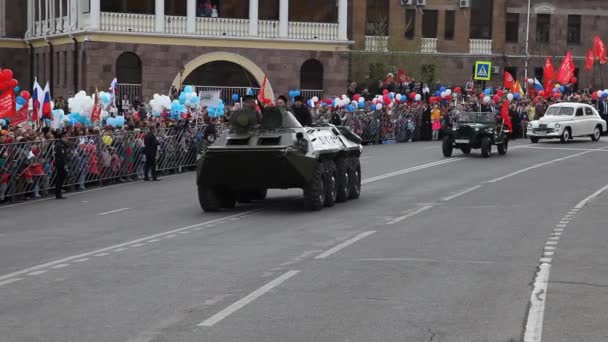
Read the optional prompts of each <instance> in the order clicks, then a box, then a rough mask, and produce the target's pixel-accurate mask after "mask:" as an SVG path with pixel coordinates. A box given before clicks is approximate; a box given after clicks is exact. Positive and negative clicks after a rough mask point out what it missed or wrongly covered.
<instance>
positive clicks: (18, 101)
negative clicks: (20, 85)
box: [17, 96, 25, 106]
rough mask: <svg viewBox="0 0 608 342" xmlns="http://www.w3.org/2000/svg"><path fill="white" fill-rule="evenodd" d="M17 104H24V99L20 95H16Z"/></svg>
mask: <svg viewBox="0 0 608 342" xmlns="http://www.w3.org/2000/svg"><path fill="white" fill-rule="evenodd" d="M17 104H19V105H22V106H23V105H24V104H25V99H24V98H23V97H22V96H17Z"/></svg>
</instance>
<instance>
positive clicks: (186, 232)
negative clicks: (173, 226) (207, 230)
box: [179, 230, 191, 234]
mask: <svg viewBox="0 0 608 342" xmlns="http://www.w3.org/2000/svg"><path fill="white" fill-rule="evenodd" d="M179 233H180V234H190V233H191V232H190V231H187V230H185V231H183V232H179Z"/></svg>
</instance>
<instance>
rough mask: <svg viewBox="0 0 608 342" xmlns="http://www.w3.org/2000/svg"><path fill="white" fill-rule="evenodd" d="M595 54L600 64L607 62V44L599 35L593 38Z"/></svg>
mask: <svg viewBox="0 0 608 342" xmlns="http://www.w3.org/2000/svg"><path fill="white" fill-rule="evenodd" d="M593 55H594V56H595V59H596V60H598V61H600V64H606V44H604V42H603V41H602V39H601V38H600V36H598V35H595V37H594V38H593Z"/></svg>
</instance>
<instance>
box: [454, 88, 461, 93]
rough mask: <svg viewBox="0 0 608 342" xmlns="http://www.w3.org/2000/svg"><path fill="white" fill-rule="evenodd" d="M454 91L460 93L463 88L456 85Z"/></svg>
mask: <svg viewBox="0 0 608 342" xmlns="http://www.w3.org/2000/svg"><path fill="white" fill-rule="evenodd" d="M454 92H455V93H458V94H460V93H461V92H462V88H460V87H456V88H454Z"/></svg>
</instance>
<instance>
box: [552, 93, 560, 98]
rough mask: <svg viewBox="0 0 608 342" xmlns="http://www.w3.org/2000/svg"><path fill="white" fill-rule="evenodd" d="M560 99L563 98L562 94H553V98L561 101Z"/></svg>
mask: <svg viewBox="0 0 608 342" xmlns="http://www.w3.org/2000/svg"><path fill="white" fill-rule="evenodd" d="M560 97H562V94H560V93H553V98H555V99H559V98H560Z"/></svg>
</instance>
